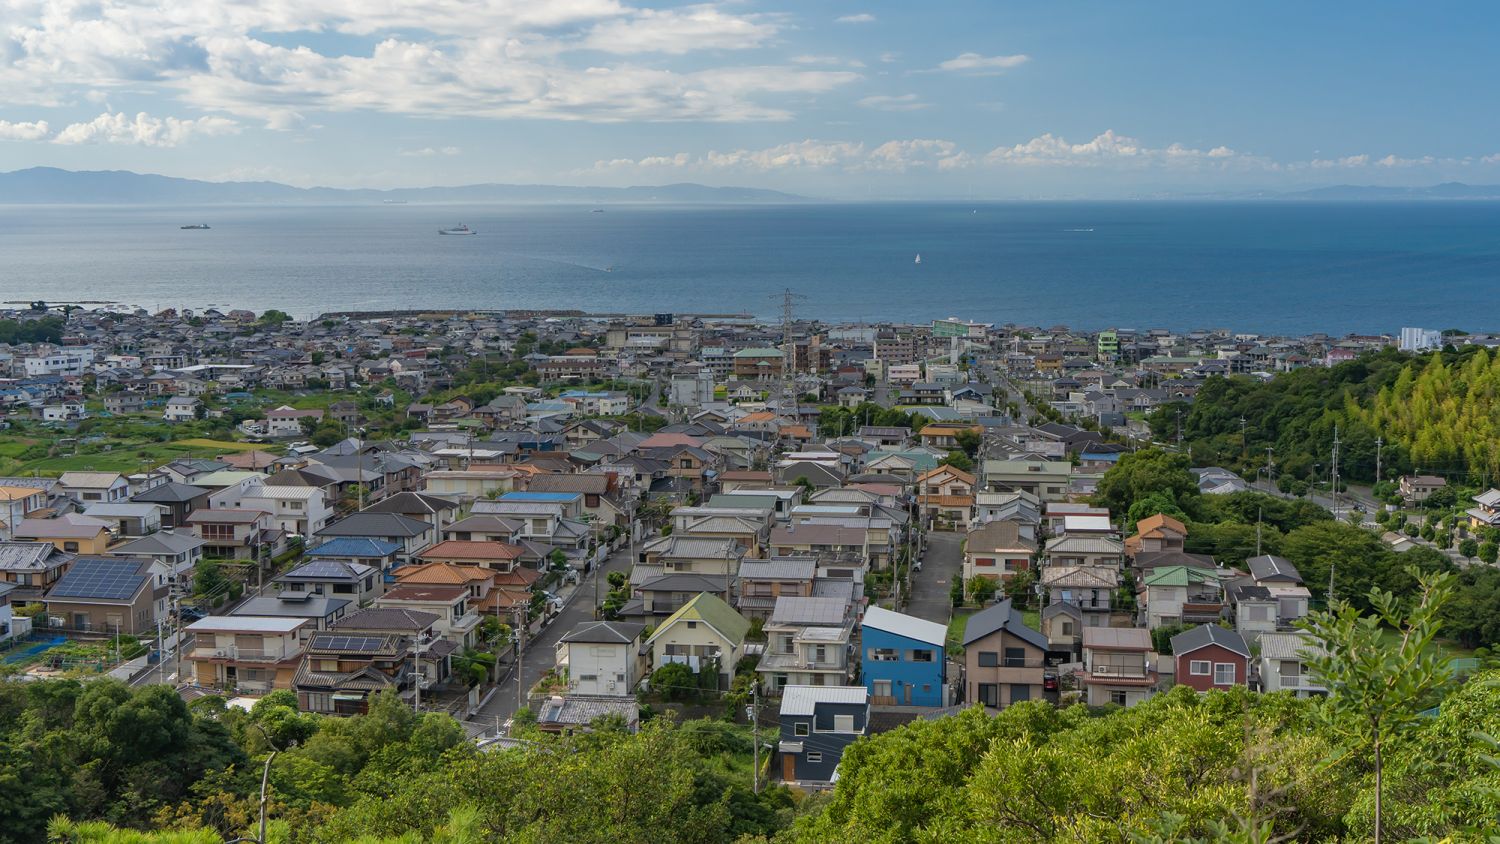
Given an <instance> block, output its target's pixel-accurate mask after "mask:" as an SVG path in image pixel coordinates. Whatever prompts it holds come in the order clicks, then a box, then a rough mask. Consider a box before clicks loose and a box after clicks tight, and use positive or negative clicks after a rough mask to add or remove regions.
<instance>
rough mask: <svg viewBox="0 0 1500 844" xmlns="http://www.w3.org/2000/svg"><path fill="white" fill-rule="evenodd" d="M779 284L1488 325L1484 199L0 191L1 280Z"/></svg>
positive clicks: (597, 299) (1387, 322) (1109, 321)
mask: <svg viewBox="0 0 1500 844" xmlns="http://www.w3.org/2000/svg"><path fill="white" fill-rule="evenodd" d="M192 223H206V224H208V225H209V226H210V228H209V229H207V230H197V231H193V230H183V229H181V228H180V226H182V225H185V224H192ZM459 223H463V224H466V225H468V226H469V227H470V228H472V229H474V230H475V231H476V232H477V234H475V235H474V236H471V237H452V236H441V235H439V234H438V230H439V229H440V228H445V227H450V226H454V225H457V224H459ZM919 255H920V256H921V260H920V262H919V261H918V260H917V256H919ZM787 291H790V292H791V293H792V294H793V296H792V304H793V309H794V314H795V315H796V316H798V317H806V318H818V319H822V320H826V321H836V322H851V323H874V322H889V321H911V322H920V321H927V320H930V319H934V318H943V317H948V316H957V317H961V318H965V319H972V320H977V321H981V322H990V323H995V324H1005V323H1014V324H1019V325H1041V326H1052V325H1058V324H1063V325H1068V326H1071V327H1073V328H1077V329H1102V328H1111V327H1113V328H1134V329H1146V328H1154V327H1162V328H1169V329H1177V330H1187V329H1194V328H1229V329H1232V330H1235V331H1245V332H1258V333H1263V334H1281V335H1299V334H1305V333H1310V332H1327V333H1330V334H1343V333H1346V332H1358V333H1377V332H1379V333H1391V332H1395V331H1397V330H1398V329H1399V328H1400V327H1402V326H1408V325H1410V326H1421V327H1424V328H1432V329H1446V328H1462V329H1466V330H1470V331H1481V330H1497V329H1500V295H1497V294H1500V203H1496V202H1477V201H1476V202H1442V201H1422V202H1339V203H1333V202H1328V203H1324V202H1277V201H1244V202H1229V201H1202V202H1200V201H1129V202H1082V201H1078V202H1040V201H1037V202H985V203H973V202H965V203H959V202H942V203H916V202H900V203H897V202H889V203H804V204H796V205H775V206H772V205H725V206H701V205H694V206H662V205H607V206H579V205H504V206H501V205H437V204H421V203H410V204H374V205H295V206H271V205H220V206H191V207H164V206H131V207H121V206H66V207H64V206H35V205H28V206H15V205H11V206H5V205H0V301H6V302H29V301H32V300H37V299H40V300H43V301H47V302H53V303H58V302H69V301H90V302H113V303H120V304H124V305H129V306H139V307H146V308H151V309H156V308H164V307H169V306H170V307H178V308H182V307H191V308H204V307H208V306H217V307H219V308H250V309H254V310H257V311H258V310H264V309H267V308H278V309H281V310H284V311H287V312H288V313H291V314H292V315H294V316H297V317H312V316H315V315H317V314H320V313H326V312H331V311H375V310H387V309H422V308H434V309H449V308H526V309H533V308H535V309H576V310H582V311H587V312H591V313H684V314H686V313H712V314H741V313H743V314H749V315H752V316H755V317H759V318H766V319H777V318H779V317H780V314H781V311H782V305H783V302H784V294H785V292H787Z"/></svg>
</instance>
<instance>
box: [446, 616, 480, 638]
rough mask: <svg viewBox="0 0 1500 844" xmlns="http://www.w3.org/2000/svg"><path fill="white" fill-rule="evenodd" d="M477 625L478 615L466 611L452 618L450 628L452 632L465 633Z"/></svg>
mask: <svg viewBox="0 0 1500 844" xmlns="http://www.w3.org/2000/svg"><path fill="white" fill-rule="evenodd" d="M478 626H479V616H478V615H477V614H475V613H471V612H466V613H464V614H463V615H461V616H459V617H458V618H455V619H453V623H452V624H451V625H450V628H451V629H452V630H453V632H454V633H467V632H469V631H470V630H473V629H474V628H475V627H478Z"/></svg>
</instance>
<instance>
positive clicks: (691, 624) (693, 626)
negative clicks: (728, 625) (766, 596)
mask: <svg viewBox="0 0 1500 844" xmlns="http://www.w3.org/2000/svg"><path fill="white" fill-rule="evenodd" d="M517 617H518V618H519V616H517ZM687 626H688V629H689V630H697V629H698V622H696V621H689V622H688V623H687Z"/></svg>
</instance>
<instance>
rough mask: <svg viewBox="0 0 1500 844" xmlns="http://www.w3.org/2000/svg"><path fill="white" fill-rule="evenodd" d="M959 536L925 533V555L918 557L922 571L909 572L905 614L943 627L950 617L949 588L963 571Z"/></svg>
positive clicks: (935, 532) (961, 539)
mask: <svg viewBox="0 0 1500 844" xmlns="http://www.w3.org/2000/svg"><path fill="white" fill-rule="evenodd" d="M962 542H963V534H959V533H946V532H938V531H933V532H932V533H929V534H927V553H926V554H924V555H923V556H922V570H921V571H919V572H912V576H911V581H912V582H911V596H910V599H909V600H908V601H907V604H906V612H907V613H909V614H910V615H914V616H916V617H918V618H925V619H927V620H928V621H936V622H937V623H939V624H947V623H948V618H949V617H950V616H951V615H952V614H953V599H952V597H951V593H950V592H949V590H950V589H952V588H953V580H954V578H957V577H959V575H960V572H961V571H962V568H963V555H962V554H960V553H959V546H960V544H961V543H962Z"/></svg>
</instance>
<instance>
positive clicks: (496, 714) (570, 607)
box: [466, 546, 630, 729]
mask: <svg viewBox="0 0 1500 844" xmlns="http://www.w3.org/2000/svg"><path fill="white" fill-rule="evenodd" d="M612 571H624V572H629V571H630V548H629V546H626V547H624V548H622V549H621V550H619V551H616V552H615V553H614V554H611V555H610V556H609V558H608V559H607V560H605V561H604V565H603V566H601V567H599V568H598V569H595V570H594V571H593V572H592V573H590V574H589V575H588V576H587V577H585V578H583V580H582V581H580V582H579V584H578V589H577V590H576V591H575V592H573V594H572V596H571V597H570V598H569V600H568V604H567V606H566V607H564V608H563V611H562V612H561V613H559V614H558V616H557V618H555V619H553V620H552V622H551V623H550V624H548V625H547V627H546V628H545V629H543V630H542V632H541V633H540V634H539V635H538V636H537V637H536V638H535V639H528V640H527V641H526V652H525V654H524V655H523V656H522V665H521V681H522V683H523V684H524V685H523V686H522V688H523V689H530V688H531V686H532V685H533V684H535V683H536V681H537V680H539V679H541V677H542V675H543V674H545V673H546V671H547V669H549V668H551V667H552V666H553V664H554V663H555V662H556V653H557V642H558V640H559V639H561V638H562V637H563V636H565V635H567V633H568V631H570V630H572V629H573V628H574V627H577V626H578V624H579V622H582V621H589V620H592V619H593V617H594V606H595V603H594V585H595V582H596V580H597V581H598V587H599V600H600V601H601V602H602V601H603V600H604V596H605V594H607V593H608V592H609V584H608V583H606V582H604V581H603V579H602V578H604V577H607V576H608V573H609V572H612ZM501 670H502V671H503V670H505V667H502V669H501ZM523 693H524V692H523ZM515 711H516V674H515V667H514V666H510V671H509V673H507V674H505V675H504V679H503V680H502V681H501V683H500V687H499V690H498V691H496V692H495V693H494V694H493V695H491V696H490V698H489V700H488V701H486V702H485V704H484V705H483V706H481V707H480V708H479V711H478V712H476V713H474V715H473V717H471V718H468V719H466V720H469V721H475V722H479V723H481V724H484V725H485V726H486V727H488V728H490V729H494V727H495V725H496V724H500V723H504V721H505V720H506V719H507V718H509V717H510V716H511V715H513V714H515Z"/></svg>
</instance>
